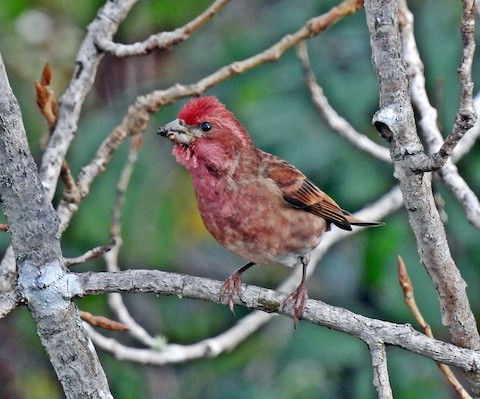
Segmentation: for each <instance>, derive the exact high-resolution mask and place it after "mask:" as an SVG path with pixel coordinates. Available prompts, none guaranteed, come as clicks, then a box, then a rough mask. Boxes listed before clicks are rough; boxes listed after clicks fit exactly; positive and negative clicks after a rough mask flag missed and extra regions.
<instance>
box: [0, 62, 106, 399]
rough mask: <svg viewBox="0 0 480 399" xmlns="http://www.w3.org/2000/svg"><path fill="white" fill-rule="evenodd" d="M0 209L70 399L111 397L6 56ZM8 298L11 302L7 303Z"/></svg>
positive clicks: (21, 291) (1, 80) (21, 285)
mask: <svg viewBox="0 0 480 399" xmlns="http://www.w3.org/2000/svg"><path fill="white" fill-rule="evenodd" d="M0 204H1V206H2V209H3V212H4V214H5V217H6V218H7V222H8V228H9V232H10V234H11V237H12V246H13V250H14V252H15V259H16V261H17V268H18V291H16V292H14V293H12V294H11V295H13V296H14V297H13V298H12V297H11V296H10V297H9V294H4V296H3V298H2V299H7V300H8V301H9V302H10V305H7V306H6V307H5V306H2V308H3V309H2V311H8V310H9V307H10V308H11V307H12V306H13V304H12V300H13V299H18V298H20V297H21V298H23V299H24V300H25V301H26V303H27V304H28V308H29V310H30V312H31V314H32V316H33V318H34V319H35V322H36V324H37V331H38V335H39V337H40V341H41V342H42V345H43V346H44V347H45V349H46V351H47V353H48V355H49V357H50V360H51V362H52V365H53V367H54V369H55V371H56V373H57V376H58V378H59V380H60V382H61V383H62V385H63V388H64V391H65V394H66V396H67V398H74V397H75V398H79V397H82V398H87V397H88V398H91V397H102V398H109V397H111V394H110V390H109V387H108V382H107V379H106V376H105V373H104V372H103V369H102V367H101V365H100V362H99V360H98V357H97V354H96V352H95V349H94V347H93V345H92V343H91V341H90V339H89V338H88V337H87V335H86V333H85V331H84V330H83V328H82V327H81V322H80V318H79V316H78V311H77V309H76V307H75V305H73V303H72V301H71V295H69V288H70V284H71V282H72V281H71V280H70V279H69V275H68V274H67V271H66V269H65V267H64V265H63V256H62V253H61V249H60V235H59V234H58V227H59V219H58V217H57V214H56V213H55V210H54V209H53V206H52V204H51V203H50V200H49V198H48V196H47V195H46V193H45V191H44V189H43V187H42V184H41V182H40V179H39V176H38V173H37V167H36V165H35V162H34V161H33V158H32V155H31V153H30V149H29V148H28V143H27V138H26V134H25V129H24V127H23V122H22V116H21V112H20V108H19V106H18V103H17V100H16V98H15V96H14V94H13V92H12V90H11V88H10V84H9V82H8V78H7V74H6V71H5V66H4V63H3V59H2V58H1V56H0ZM5 295H7V297H6V298H5Z"/></svg>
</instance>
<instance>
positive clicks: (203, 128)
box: [158, 97, 382, 323]
mask: <svg viewBox="0 0 480 399" xmlns="http://www.w3.org/2000/svg"><path fill="white" fill-rule="evenodd" d="M158 133H159V134H160V135H162V136H164V137H167V138H168V139H170V140H171V141H172V142H173V143H175V146H174V148H173V155H174V156H175V158H176V159H177V162H179V163H181V164H182V165H183V166H185V167H186V168H187V169H188V171H189V172H190V174H191V176H192V179H193V185H194V188H195V195H196V198H197V203H198V207H199V209H200V215H201V217H202V219H203V222H204V223H205V226H206V227H207V229H208V231H209V232H210V233H211V234H212V235H213V237H214V238H215V239H216V240H217V241H218V242H219V243H220V244H222V245H223V246H224V247H225V248H227V249H229V250H230V251H232V252H233V253H235V254H236V255H238V256H240V257H242V258H244V259H246V260H248V261H249V263H247V264H246V265H245V266H243V267H241V268H240V269H238V270H237V271H235V272H234V273H233V274H232V275H231V276H230V277H229V278H228V279H227V280H226V281H225V283H224V284H223V286H222V289H221V291H220V295H221V297H226V298H227V302H228V304H229V307H230V309H231V310H232V312H233V296H234V295H235V294H236V295H238V296H239V297H240V283H241V281H240V275H241V274H242V273H243V272H245V271H246V270H247V269H249V268H250V267H251V266H253V265H254V264H272V263H279V264H283V265H286V266H295V265H297V264H301V265H302V267H303V275H302V281H301V283H300V285H299V286H298V288H297V289H296V291H295V292H293V293H292V294H291V295H290V296H289V297H288V298H287V300H286V302H292V303H293V308H294V321H295V323H297V321H298V319H299V318H300V317H301V315H302V313H303V309H304V307H305V303H306V300H307V288H306V285H305V272H306V267H307V265H308V262H309V260H310V253H311V252H312V250H313V249H315V248H316V247H317V246H318V245H319V244H320V240H321V238H322V236H323V234H324V233H325V232H326V231H328V230H329V229H330V226H331V224H334V225H336V226H338V227H340V228H341V229H344V230H352V225H358V226H378V225H381V224H382V223H376V222H365V221H362V220H358V219H356V218H354V217H353V216H351V215H350V214H349V213H348V212H346V211H344V210H343V209H341V208H340V207H339V206H338V205H337V203H336V202H335V201H334V200H333V199H332V198H330V197H329V196H328V195H327V194H325V193H324V192H323V191H322V190H320V189H319V188H318V187H317V186H315V184H313V183H312V182H311V181H310V180H309V179H308V178H307V177H305V175H304V174H303V173H302V172H300V171H299V170H298V169H297V168H295V167H294V166H292V165H290V164H289V163H288V162H286V161H284V160H283V159H280V158H278V157H276V156H275V155H272V154H269V153H267V152H264V151H262V150H259V149H258V148H256V147H255V145H254V144H253V142H252V140H251V138H250V136H249V135H248V133H247V131H246V129H245V128H244V127H243V125H242V124H241V123H240V122H239V121H238V120H237V119H236V118H235V116H234V115H233V114H232V113H231V112H230V111H229V110H227V109H226V108H225V106H224V105H223V104H222V103H220V102H219V101H218V100H217V99H216V98H215V97H200V98H197V99H193V100H191V101H189V102H188V103H187V104H186V105H185V106H184V107H183V108H182V110H181V111H180V113H179V114H178V117H177V119H175V120H174V121H172V122H170V123H168V124H166V125H165V126H162V127H160V128H159V130H158Z"/></svg>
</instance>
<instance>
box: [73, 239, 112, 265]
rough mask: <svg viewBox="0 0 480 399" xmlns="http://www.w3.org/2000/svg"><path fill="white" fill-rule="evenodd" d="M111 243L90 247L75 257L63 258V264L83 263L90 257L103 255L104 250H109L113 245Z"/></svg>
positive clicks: (94, 257)
mask: <svg viewBox="0 0 480 399" xmlns="http://www.w3.org/2000/svg"><path fill="white" fill-rule="evenodd" d="M113 245H114V244H113V243H110V244H108V245H102V246H99V247H95V248H92V249H90V250H88V251H87V252H85V253H84V254H83V255H81V256H77V257H76V258H64V263H65V266H67V267H68V266H72V265H79V264H81V263H85V262H87V261H89V260H91V259H96V258H99V257H100V256H102V255H104V254H105V253H106V252H108V251H110V250H111V249H112V247H113Z"/></svg>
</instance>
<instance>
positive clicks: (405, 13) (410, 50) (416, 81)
mask: <svg viewBox="0 0 480 399" xmlns="http://www.w3.org/2000/svg"><path fill="white" fill-rule="evenodd" d="M399 11H400V17H401V24H400V31H401V35H402V45H403V56H404V59H405V63H406V66H407V73H408V76H409V77H410V94H411V98H412V104H413V106H414V107H415V109H416V111H417V115H418V125H419V127H420V129H421V133H422V134H423V136H424V138H425V142H426V145H427V149H428V152H429V153H430V154H432V153H434V152H435V151H438V149H439V148H441V147H442V142H443V137H442V134H441V133H440V130H439V128H438V125H437V110H436V109H435V108H433V107H432V105H431V104H430V101H429V99H428V95H427V90H426V88H425V76H424V73H423V63H422V61H421V59H420V54H419V52H418V48H417V45H416V43H415V37H414V34H413V15H412V13H411V12H410V10H409V9H408V7H407V3H406V1H405V0H400V1H399ZM475 129H476V130H477V131H478V132H480V125H476V126H475ZM470 134H473V135H474V136H476V135H478V133H477V132H475V131H473V129H472V130H471V132H470V133H469V135H470ZM466 138H468V135H467V137H466ZM460 143H462V144H464V143H465V139H463V140H462V141H461V142H460ZM473 143H474V141H473V140H471V141H470V143H469V148H471V146H473ZM465 145H467V144H465ZM459 147H460V146H458V145H457V146H456V149H457V150H459ZM440 152H441V150H440ZM457 153H458V151H456V152H455V154H457ZM455 154H454V155H455ZM457 155H458V154H457ZM427 163H431V161H428V162H427ZM426 169H427V170H429V169H432V168H431V167H430V166H427V167H426ZM438 174H439V175H440V177H441V178H442V180H443V181H444V183H445V185H446V186H447V187H448V189H449V190H450V191H451V192H452V193H453V194H454V195H455V197H456V198H457V200H458V201H459V202H460V203H461V204H462V205H463V207H464V209H465V213H466V215H467V219H468V221H469V222H470V223H471V224H472V225H474V226H475V227H476V228H478V229H480V203H479V201H478V198H477V196H476V195H475V193H474V192H473V190H472V189H471V188H470V187H469V186H468V184H467V183H466V182H465V180H464V179H463V178H462V176H460V174H459V173H458V170H457V168H456V166H455V165H453V164H452V162H451V161H447V162H446V163H444V165H443V167H442V168H441V169H440V170H438Z"/></svg>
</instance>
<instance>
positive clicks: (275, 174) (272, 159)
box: [259, 150, 352, 230]
mask: <svg viewBox="0 0 480 399" xmlns="http://www.w3.org/2000/svg"><path fill="white" fill-rule="evenodd" d="M259 154H260V158H261V160H262V165H263V170H264V174H265V176H266V177H268V178H270V179H272V180H273V181H274V182H275V183H276V185H277V186H278V188H279V189H280V192H281V193H282V195H283V199H284V200H285V201H286V203H287V204H288V205H289V206H291V207H293V208H297V209H301V210H304V211H306V212H310V213H313V214H314V215H317V216H319V217H321V218H324V219H325V220H326V221H327V222H329V223H333V224H335V225H337V226H338V227H340V228H342V229H345V230H351V229H352V227H351V225H350V223H349V222H348V221H347V218H346V217H345V215H346V212H345V211H344V210H342V209H341V208H340V207H339V206H338V204H337V203H336V202H335V201H334V200H333V199H332V198H330V197H329V196H328V195H327V194H325V193H324V192H323V191H322V190H320V189H319V188H318V187H317V186H316V185H315V184H313V183H312V181H310V180H309V179H308V178H307V177H306V176H305V175H304V174H303V173H302V172H300V171H299V170H298V169H297V168H295V167H294V166H293V165H290V164H289V163H287V162H286V161H284V160H283V159H280V158H278V157H276V156H274V155H272V154H269V153H267V152H264V151H260V150H259Z"/></svg>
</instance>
